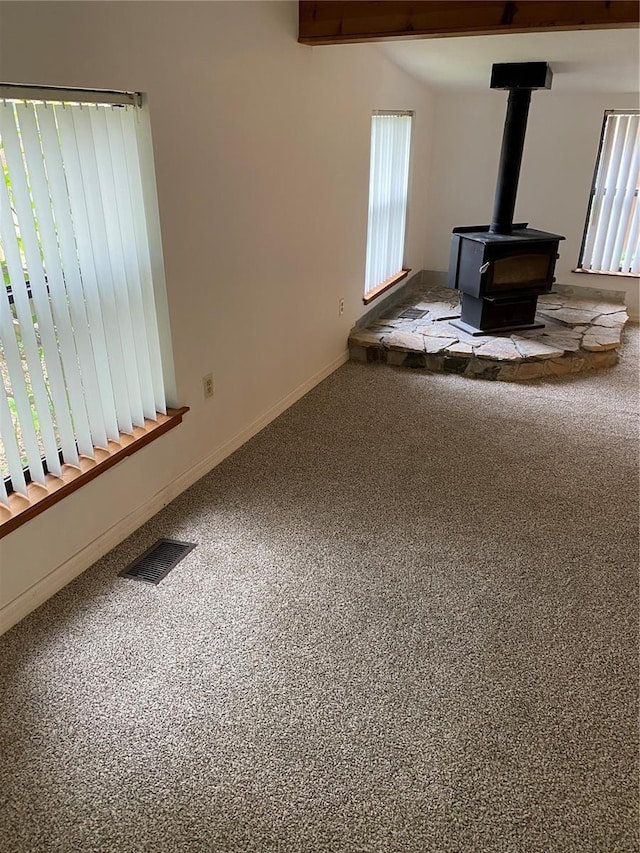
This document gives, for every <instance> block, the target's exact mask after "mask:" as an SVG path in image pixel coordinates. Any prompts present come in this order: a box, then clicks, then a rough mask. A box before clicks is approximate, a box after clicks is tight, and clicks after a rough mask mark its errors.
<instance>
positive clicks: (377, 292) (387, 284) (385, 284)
mask: <svg viewBox="0 0 640 853" xmlns="http://www.w3.org/2000/svg"><path fill="white" fill-rule="evenodd" d="M410 272H411V270H410V269H403V270H400V272H397V273H395V275H392V276H389V278H387V279H385V280H384V281H381V282H380V284H378V285H377V286H376V287H374V288H373V290H370V291H369V292H368V293H367V294H366V295H365V297H364V298H363V300H362V301H363V302H364V304H365V305H368V304H369V303H370V302H373V300H374V299H377V298H378V297H379V296H382V294H383V293H385V292H386V291H387V290H389V289H390V288H391V287H393V285H394V284H397V283H398V282H399V281H402V279H403V278H406V277H407V276H408V275H409V273H410Z"/></svg>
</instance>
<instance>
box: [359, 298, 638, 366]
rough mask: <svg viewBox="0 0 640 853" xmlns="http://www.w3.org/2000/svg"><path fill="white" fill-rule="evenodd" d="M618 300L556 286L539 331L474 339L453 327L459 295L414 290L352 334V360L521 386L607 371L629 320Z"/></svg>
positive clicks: (544, 303)
mask: <svg viewBox="0 0 640 853" xmlns="http://www.w3.org/2000/svg"><path fill="white" fill-rule="evenodd" d="M621 299H622V295H621V294H617V293H608V292H605V291H595V290H592V289H589V290H587V289H578V288H572V287H563V286H560V285H558V286H557V292H555V293H553V294H545V295H544V296H540V297H539V298H538V310H537V314H536V322H540V323H544V324H545V325H544V328H542V329H532V330H529V331H523V332H502V333H500V334H495V333H492V334H487V335H477V336H473V335H470V334H468V333H467V332H464V331H461V330H460V329H457V328H456V327H455V326H452V325H451V323H450V322H448V321H449V320H451V319H453V318H455V317H458V316H460V304H459V302H460V300H459V295H458V292H457V291H455V290H450V289H449V288H448V287H446V286H444V285H442V284H440V283H439V282H435V283H430V284H426V285H424V284H422V285H420V284H417V285H416V284H414V285H412V286H411V287H410V289H408V290H407V292H406V294H403V295H402V296H401V297H400V299H399V301H397V300H396V301H395V304H394V305H393V306H389V307H385V306H382V307H381V310H380V311H379V312H378V316H377V317H375V318H374V319H371V320H369V323H368V325H366V326H363V327H361V328H358V327H356V328H354V329H353V330H352V332H351V334H350V336H349V352H350V356H351V359H353V360H354V361H364V362H383V363H386V364H391V365H395V366H399V367H411V368H424V369H426V370H430V371H438V372H446V373H459V374H462V375H464V376H470V377H474V378H480V379H498V380H503V381H507V382H514V381H515V382H519V381H526V380H530V379H540V378H542V377H546V376H563V375H566V374H571V373H581V372H582V371H585V370H593V369H599V368H603V367H612V366H613V365H614V364H616V362H617V361H618V351H619V349H620V346H621V335H622V329H623V327H624V325H625V323H626V322H627V320H628V315H627V312H626V308H625V305H624V303H623V302H622V301H621Z"/></svg>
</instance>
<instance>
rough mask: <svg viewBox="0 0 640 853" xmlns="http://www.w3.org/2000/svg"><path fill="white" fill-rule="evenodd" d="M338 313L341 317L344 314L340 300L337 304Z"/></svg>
mask: <svg viewBox="0 0 640 853" xmlns="http://www.w3.org/2000/svg"><path fill="white" fill-rule="evenodd" d="M338 313H339V314H340V316H341V317H342V315H343V314H344V299H341V300H340V301H339V302H338Z"/></svg>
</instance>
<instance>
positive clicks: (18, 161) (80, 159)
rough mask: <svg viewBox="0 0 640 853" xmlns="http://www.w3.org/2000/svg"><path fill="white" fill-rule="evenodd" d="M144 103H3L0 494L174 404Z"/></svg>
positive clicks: (55, 470)
mask: <svg viewBox="0 0 640 853" xmlns="http://www.w3.org/2000/svg"><path fill="white" fill-rule="evenodd" d="M140 110H141V107H138V106H131V105H123V104H119V105H115V104H113V103H86V102H85V103H71V102H64V103H63V102H54V101H47V100H31V101H25V100H20V101H18V100H15V101H12V100H10V99H6V100H4V101H0V161H1V164H2V169H3V173H4V180H2V181H0V266H1V267H2V277H3V281H2V282H1V283H0V369H1V378H2V381H3V386H4V387H3V388H2V389H0V438H1V444H0V461H1V462H2V465H1V466H0V500H3V501H6V500H7V492H8V489H7V484H6V483H5V482H4V481H5V478H7V477H8V478H9V487H10V489H12V490H14V491H16V492H21V493H24V494H26V486H27V481H28V480H29V479H31V480H33V481H34V482H37V483H42V484H44V482H45V475H46V473H47V472H49V473H52V474H57V475H59V474H60V473H61V463H62V462H65V463H70V464H78V461H79V455H85V456H89V457H93V456H94V451H95V448H96V447H106V446H107V443H108V441H109V440H112V441H118V439H119V436H120V434H121V433H127V432H128V433H131V432H132V430H133V428H134V426H144V420H145V418H148V419H151V420H155V419H156V413H157V412H162V413H166V401H165V392H164V385H163V373H162V363H161V354H160V341H159V335H158V325H157V317H156V307H155V301H154V289H153V281H152V277H151V269H152V267H151V257H150V251H149V241H148V236H147V222H146V213H145V204H144V194H143V186H142V173H141V163H140V157H139V146H138V142H139V121H140ZM2 392H4V393H2Z"/></svg>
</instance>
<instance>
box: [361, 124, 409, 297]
mask: <svg viewBox="0 0 640 853" xmlns="http://www.w3.org/2000/svg"><path fill="white" fill-rule="evenodd" d="M411 119H412V113H388V112H376V113H374V114H373V116H372V118H371V165H370V175H369V224H368V228H367V262H366V271H365V286H364V301H365V303H367V302H370V301H371V300H372V299H373V298H375V297H376V296H378V295H379V294H380V293H382V292H384V291H385V290H386V289H388V288H389V287H391V286H392V285H393V284H395V283H396V282H397V281H399V280H400V279H401V278H403V277H404V275H406V274H407V272H408V270H403V262H404V237H405V228H406V221H407V200H408V193H409V154H410V148H411Z"/></svg>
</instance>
